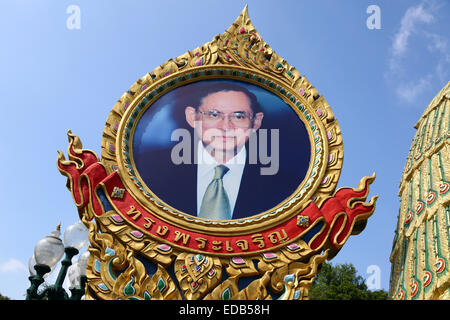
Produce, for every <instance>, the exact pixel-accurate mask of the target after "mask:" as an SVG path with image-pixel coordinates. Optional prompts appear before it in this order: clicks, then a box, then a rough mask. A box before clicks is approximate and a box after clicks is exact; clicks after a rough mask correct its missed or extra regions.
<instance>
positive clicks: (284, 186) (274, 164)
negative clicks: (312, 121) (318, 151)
mask: <svg viewBox="0 0 450 320" xmlns="http://www.w3.org/2000/svg"><path fill="white" fill-rule="evenodd" d="M140 114H141V116H140V118H138V119H136V120H137V124H136V125H135V130H134V131H133V133H132V135H131V143H130V146H131V147H132V154H133V161H134V166H135V169H136V172H137V174H138V175H137V176H139V180H140V181H141V182H142V183H143V184H145V186H146V188H148V191H149V192H151V193H152V194H153V195H154V197H155V198H158V199H159V200H160V201H162V202H164V203H165V204H167V206H170V207H171V208H173V209H174V210H177V211H180V212H183V213H185V214H187V215H190V216H193V217H199V218H203V219H206V220H232V219H242V218H247V217H250V216H254V215H258V214H261V213H263V212H268V211H270V210H272V209H273V208H275V207H276V206H277V205H278V204H280V203H282V202H283V201H284V200H286V199H287V198H289V197H290V196H291V195H293V194H294V193H295V191H296V190H297V189H298V187H299V186H300V184H301V183H302V181H303V180H304V179H305V177H306V174H307V172H308V169H309V166H310V158H311V143H310V136H309V133H308V130H307V129H306V126H305V124H304V122H303V121H302V119H301V117H300V115H298V114H297V113H296V112H295V111H294V110H293V109H292V108H291V107H290V106H289V105H288V104H287V102H285V101H284V100H283V99H282V98H280V97H279V96H277V95H276V94H275V93H273V92H270V91H268V90H267V89H265V88H263V87H262V86H258V85H256V84H252V83H249V82H244V81H240V80H235V79H227V78H226V77H224V78H222V79H204V80H199V81H196V82H191V83H188V84H185V85H182V86H179V87H177V88H175V89H173V90H171V91H169V92H167V93H166V94H164V95H162V96H161V97H160V98H159V99H157V100H155V102H154V103H152V104H151V105H149V106H148V107H147V108H145V110H142V111H141V113H140ZM217 166H224V167H223V168H224V169H225V170H226V173H224V174H223V177H221V179H220V180H221V182H220V183H221V184H222V186H221V187H223V192H222V197H223V198H225V199H221V200H222V202H223V203H224V204H221V203H219V204H218V205H217V206H218V207H216V205H215V204H214V201H215V199H214V198H215V197H217V196H220V194H221V191H220V190H219V191H218V190H215V191H214V192H215V194H214V195H212V199H209V200H210V202H212V204H211V205H209V204H208V202H207V201H208V192H207V191H208V190H211V188H210V189H208V186H209V185H210V184H211V182H212V181H213V180H214V175H215V168H216V167H217ZM211 187H213V188H214V183H213V184H212V185H211ZM216 188H217V187H216ZM219 201H220V200H219ZM208 205H209V206H208ZM220 210H222V212H219V211H220Z"/></svg>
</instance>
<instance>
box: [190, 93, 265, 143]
mask: <svg viewBox="0 0 450 320" xmlns="http://www.w3.org/2000/svg"><path fill="white" fill-rule="evenodd" d="M185 113H186V121H187V122H188V123H189V125H190V126H191V127H193V128H195V131H196V132H197V134H198V135H199V137H200V138H201V139H202V141H203V144H204V145H205V146H206V147H209V148H212V149H214V150H216V151H219V150H220V151H224V152H231V151H235V152H236V151H239V150H240V149H241V147H242V146H244V144H245V143H246V142H247V140H248V138H249V136H250V133H251V130H252V129H254V130H258V129H259V128H260V126H261V121H262V118H263V116H264V114H263V113H262V112H259V113H257V114H253V112H252V109H251V107H250V99H249V98H248V97H247V95H246V94H245V93H243V92H240V91H219V92H215V93H211V94H209V95H207V96H206V97H204V98H203V100H202V104H201V105H200V106H199V108H198V110H195V108H194V107H191V106H188V107H186V110H185ZM245 117H247V120H246V119H245Z"/></svg>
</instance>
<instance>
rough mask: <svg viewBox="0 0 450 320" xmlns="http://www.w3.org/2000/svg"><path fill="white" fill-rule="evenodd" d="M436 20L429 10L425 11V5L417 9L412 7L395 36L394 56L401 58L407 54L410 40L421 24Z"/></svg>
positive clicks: (407, 11)
mask: <svg viewBox="0 0 450 320" xmlns="http://www.w3.org/2000/svg"><path fill="white" fill-rule="evenodd" d="M433 19H434V17H433V15H432V13H431V12H430V11H429V9H425V8H424V5H423V3H421V4H420V5H418V6H417V7H411V8H408V10H406V13H405V15H404V16H403V18H402V21H401V24H400V29H399V31H398V32H397V34H396V35H395V36H394V41H393V44H392V54H393V55H394V56H400V55H402V54H404V53H405V52H406V49H407V47H408V40H409V37H410V36H411V34H413V33H414V32H415V31H416V28H417V27H418V25H419V24H420V23H430V22H432V21H433Z"/></svg>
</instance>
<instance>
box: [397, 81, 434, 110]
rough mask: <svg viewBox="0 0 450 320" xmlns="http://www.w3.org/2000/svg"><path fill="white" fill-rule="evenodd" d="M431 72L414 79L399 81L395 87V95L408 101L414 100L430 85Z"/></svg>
mask: <svg viewBox="0 0 450 320" xmlns="http://www.w3.org/2000/svg"><path fill="white" fill-rule="evenodd" d="M431 80H432V76H431V74H429V75H427V76H425V77H422V78H420V79H419V80H416V81H409V82H403V83H399V84H398V86H397V89H396V93H397V95H398V96H399V97H400V98H401V99H402V100H404V101H406V102H408V103H412V102H414V100H416V98H417V97H419V96H420V95H421V94H422V93H424V92H425V91H426V90H427V89H429V88H430V87H431Z"/></svg>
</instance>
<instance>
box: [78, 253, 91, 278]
mask: <svg viewBox="0 0 450 320" xmlns="http://www.w3.org/2000/svg"><path fill="white" fill-rule="evenodd" d="M89 255H90V253H89V251H86V252H84V253H83V254H82V255H81V256H80V257H79V258H78V268H79V272H80V276H85V275H86V269H87V264H88V259H89Z"/></svg>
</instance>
